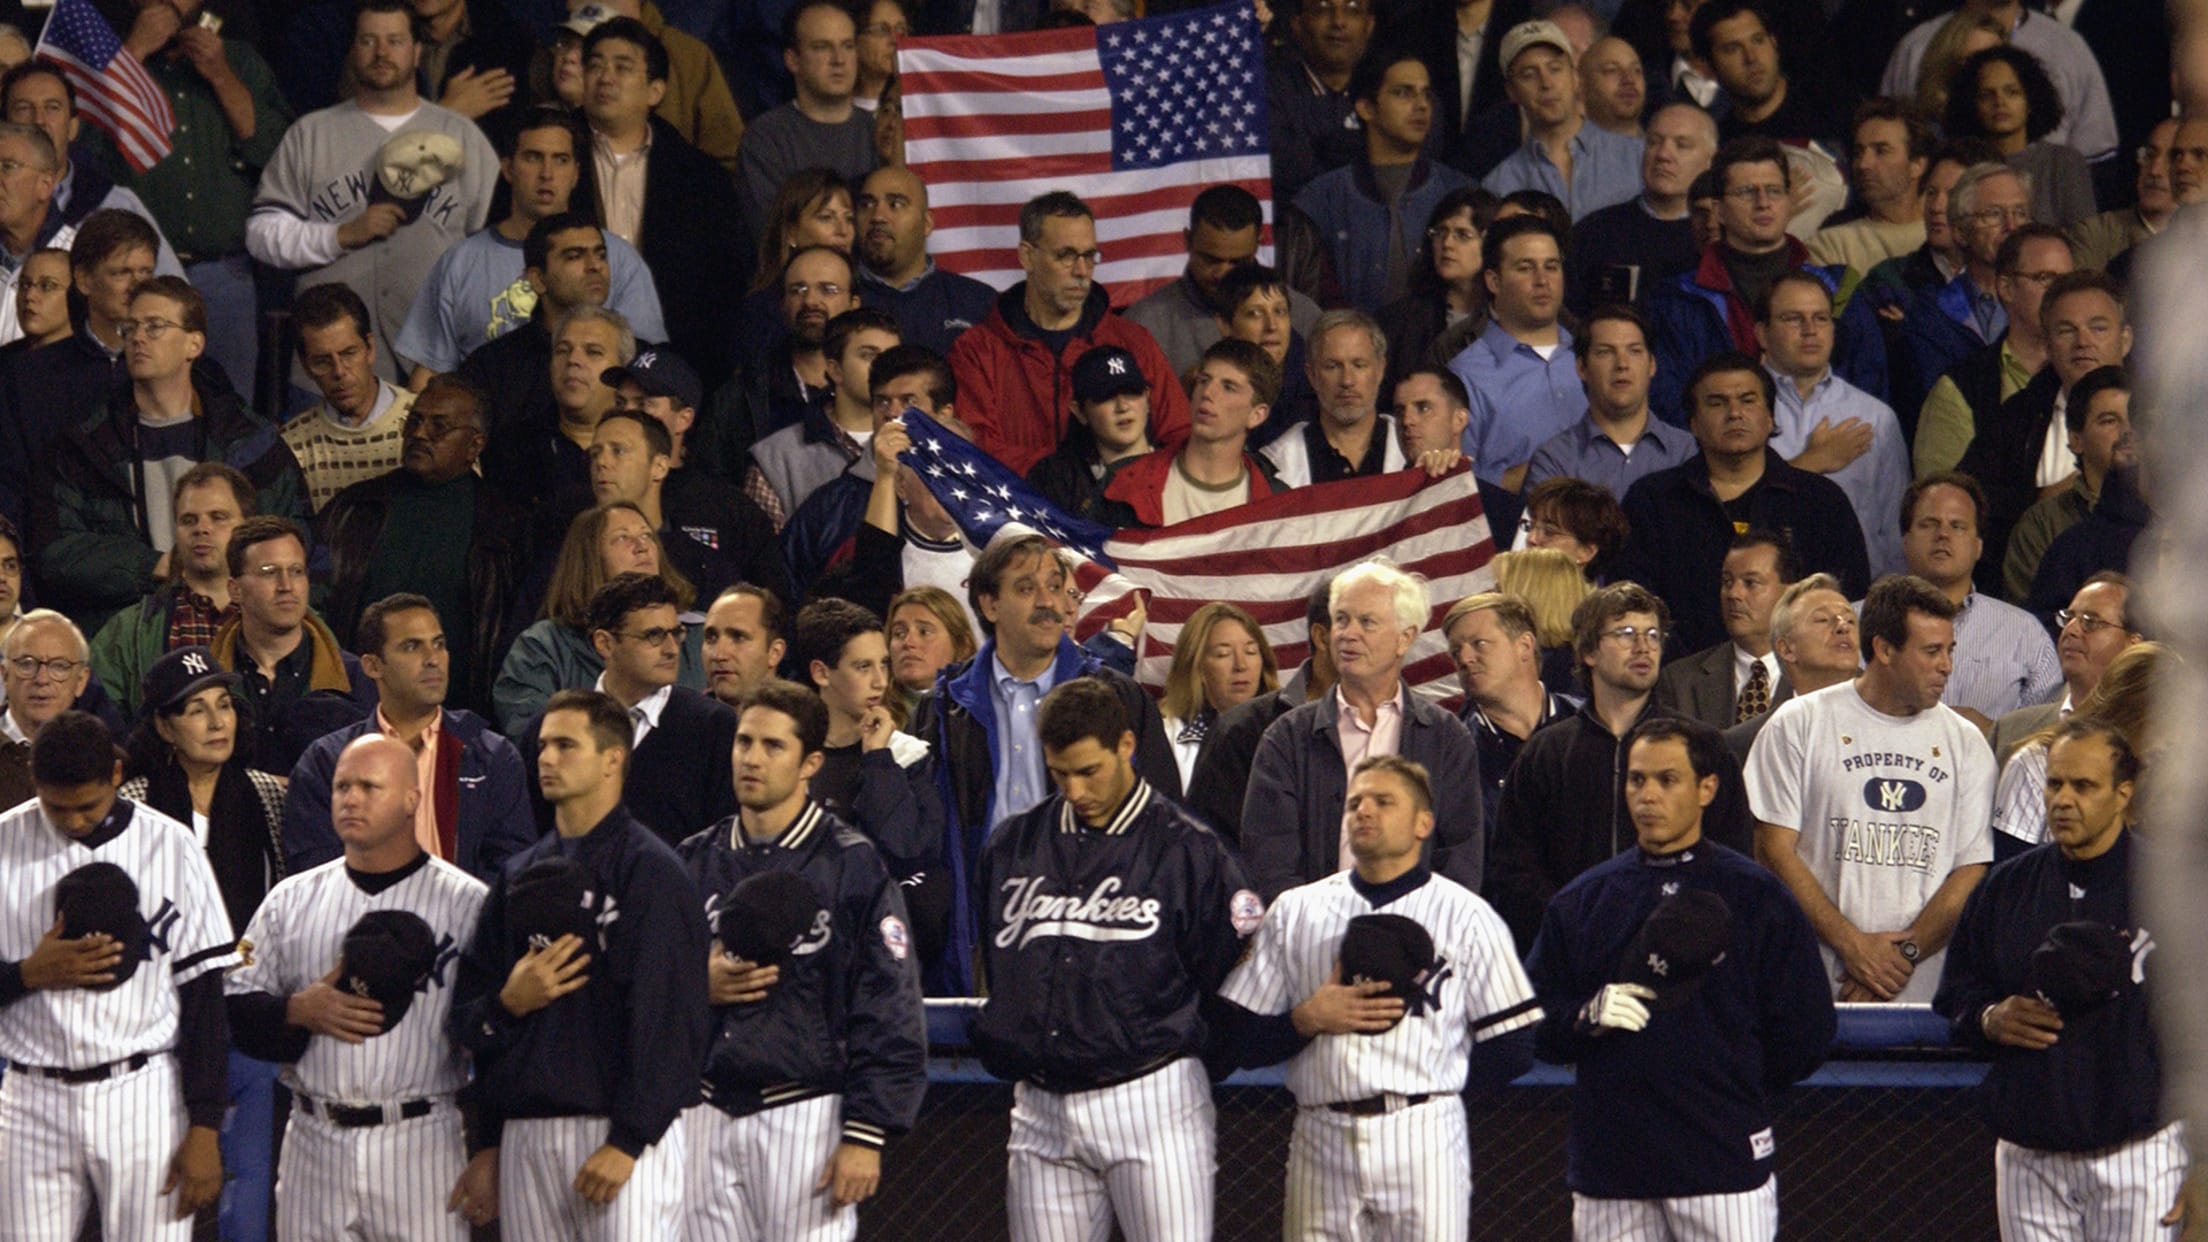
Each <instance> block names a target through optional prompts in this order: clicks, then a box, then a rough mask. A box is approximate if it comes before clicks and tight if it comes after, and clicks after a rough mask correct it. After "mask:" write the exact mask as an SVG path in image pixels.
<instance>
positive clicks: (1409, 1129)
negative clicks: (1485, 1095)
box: [1282, 1093, 1472, 1242]
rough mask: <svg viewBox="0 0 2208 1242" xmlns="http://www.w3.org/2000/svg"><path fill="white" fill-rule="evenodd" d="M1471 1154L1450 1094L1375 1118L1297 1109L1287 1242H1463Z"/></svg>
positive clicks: (1459, 1101)
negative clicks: (1338, 1241)
mask: <svg viewBox="0 0 2208 1242" xmlns="http://www.w3.org/2000/svg"><path fill="white" fill-rule="evenodd" d="M1471 1204H1472V1147H1471V1142H1470V1140H1469V1139H1468V1137H1467V1136H1466V1133H1465V1125H1464V1100H1463V1098H1462V1097H1460V1096H1458V1095H1456V1094H1454V1093H1446V1094H1443V1095H1438V1096H1435V1097H1433V1098H1432V1099H1429V1100H1427V1101H1426V1102H1425V1103H1423V1104H1415V1105H1412V1106H1410V1107H1408V1108H1400V1109H1397V1110H1396V1111H1394V1112H1392V1113H1380V1114H1377V1115H1374V1116H1371V1117H1351V1116H1348V1115H1346V1114H1343V1113H1337V1112H1334V1111H1333V1110H1331V1109H1328V1108H1324V1107H1314V1108H1299V1109H1297V1110H1296V1126H1295V1130H1294V1132H1293V1133H1291V1134H1290V1135H1289V1138H1288V1195H1287V1206H1286V1212H1285V1219H1284V1228H1283V1230H1282V1233H1283V1236H1284V1237H1286V1238H1288V1239H1290V1242H1298V1240H1301V1239H1314V1240H1315V1239H1321V1238H1342V1239H1349V1238H1354V1239H1358V1240H1359V1242H1366V1240H1370V1242H1462V1240H1463V1239H1464V1238H1465V1237H1466V1236H1467V1233H1468V1232H1469V1230H1470V1228H1471V1223H1470V1214H1471Z"/></svg>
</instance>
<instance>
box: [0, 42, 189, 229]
mask: <svg viewBox="0 0 2208 1242" xmlns="http://www.w3.org/2000/svg"><path fill="white" fill-rule="evenodd" d="M34 63H35V62H34ZM16 67H17V68H19V69H20V68H22V66H20V65H18V66H16ZM124 250H145V251H148V252H150V253H152V254H153V255H154V257H155V258H156V259H158V258H159V257H160V254H161V235H160V234H159V233H157V232H155V231H154V229H153V225H152V224H151V223H149V222H148V221H147V220H146V218H145V217H144V216H141V215H139V214H138V213H137V212H134V211H120V210H117V209H116V208H113V207H102V208H100V209H99V210H98V211H95V212H93V213H92V214H91V215H89V216H86V217H85V218H84V221H83V223H81V224H79V225H77V236H76V239H75V240H74V241H71V242H70V243H69V270H70V271H73V272H89V271H91V270H92V269H94V268H96V267H98V266H99V265H100V264H102V263H105V262H107V261H108V259H109V258H110V257H112V256H113V255H115V254H117V253H119V252H121V251H124Z"/></svg>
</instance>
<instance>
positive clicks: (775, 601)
mask: <svg viewBox="0 0 2208 1242" xmlns="http://www.w3.org/2000/svg"><path fill="white" fill-rule="evenodd" d="M731 595H741V596H744V597H745V598H747V599H755V600H758V601H759V628H760V629H761V630H763V631H765V639H766V641H767V642H770V643H771V642H773V641H774V640H775V639H777V638H780V637H782V600H781V598H780V597H779V596H777V595H776V594H775V593H774V592H772V591H770V590H768V589H767V588H765V587H763V586H753V585H752V584H751V583H749V582H739V583H737V584H736V585H735V586H732V587H730V588H728V589H727V590H725V591H723V592H721V593H720V594H719V595H716V596H714V597H713V602H714V603H716V604H718V603H720V602H721V601H722V600H724V599H727V598H728V597H729V596H731Z"/></svg>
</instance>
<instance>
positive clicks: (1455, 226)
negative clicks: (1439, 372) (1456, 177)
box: [1380, 185, 1498, 409]
mask: <svg viewBox="0 0 2208 1242" xmlns="http://www.w3.org/2000/svg"><path fill="white" fill-rule="evenodd" d="M1497 201H1498V200H1497V199H1496V197H1495V196H1494V195H1493V194H1490V193H1488V192H1487V191H1486V190H1483V189H1481V188H1479V187H1478V186H1475V185H1468V186H1465V187H1463V188H1461V189H1456V190H1451V191H1450V192H1449V193H1448V194H1447V195H1445V196H1444V197H1443V198H1442V200H1441V201H1440V202H1439V203H1436V204H1435V205H1434V210H1433V214H1432V215H1430V216H1428V217H1427V218H1426V244H1425V245H1423V246H1421V247H1419V249H1418V256H1417V258H1416V259H1415V260H1414V261H1413V264H1412V267H1411V291H1410V293H1408V294H1406V295H1405V296H1403V297H1402V298H1399V299H1397V300H1396V301H1394V302H1391V303H1389V304H1388V305H1387V306H1386V307H1385V308H1383V309H1382V310H1381V312H1380V331H1381V332H1383V333H1385V334H1386V336H1387V338H1388V374H1387V378H1386V379H1385V380H1384V381H1383V383H1382V387H1381V389H1380V407H1381V408H1382V409H1387V408H1388V407H1390V406H1392V405H1393V404H1394V403H1395V385H1396V383H1397V382H1398V381H1399V380H1401V379H1402V378H1403V377H1404V376H1406V375H1409V374H1410V373H1411V372H1413V371H1418V370H1423V369H1425V368H1427V367H1445V366H1448V365H1449V360H1450V359H1451V358H1453V357H1455V356H1456V354H1457V351H1458V350H1461V349H1463V348H1464V347H1465V345H1467V344H1469V343H1470V342H1471V341H1472V339H1473V338H1474V337H1476V336H1478V335H1479V334H1480V332H1481V330H1483V329H1484V328H1486V327H1487V286H1486V284H1485V283H1484V282H1482V281H1481V280H1480V239H1481V238H1482V237H1485V236H1486V235H1487V226H1488V225H1489V224H1491V223H1493V222H1494V219H1495V207H1496V203H1497Z"/></svg>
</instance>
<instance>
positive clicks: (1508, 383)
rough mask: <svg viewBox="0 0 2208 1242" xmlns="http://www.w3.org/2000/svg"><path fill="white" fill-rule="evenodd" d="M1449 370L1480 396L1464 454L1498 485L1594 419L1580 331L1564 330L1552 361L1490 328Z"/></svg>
mask: <svg viewBox="0 0 2208 1242" xmlns="http://www.w3.org/2000/svg"><path fill="white" fill-rule="evenodd" d="M1449 369H1450V370H1451V371H1453V372H1455V373H1456V377H1457V378H1458V379H1461V380H1463V381H1464V386H1465V388H1466V389H1468V390H1469V391H1470V392H1471V394H1472V421H1471V422H1469V423H1467V424H1465V428H1464V455H1465V456H1466V457H1469V458H1471V459H1472V472H1473V473H1474V474H1476V475H1478V476H1479V477H1480V478H1483V479H1486V480H1487V481H1488V482H1490V483H1495V482H1500V481H1501V480H1502V477H1503V474H1504V472H1505V471H1507V470H1509V469H1510V468H1511V467H1513V466H1521V465H1524V464H1526V463H1527V462H1530V461H1532V460H1533V451H1534V450H1535V449H1537V448H1539V447H1541V446H1542V445H1544V444H1547V443H1548V442H1549V441H1550V440H1551V439H1552V438H1554V437H1555V436H1556V435H1557V434H1558V433H1560V432H1563V431H1565V430H1566V429H1568V428H1570V427H1571V425H1572V424H1573V423H1576V422H1578V421H1580V420H1581V419H1582V418H1585V417H1586V416H1587V390H1586V389H1585V388H1584V387H1582V386H1581V385H1580V382H1579V372H1578V370H1577V369H1576V368H1575V366H1574V362H1573V358H1572V334H1571V333H1570V332H1569V331H1566V330H1565V329H1564V328H1563V327H1562V326H1559V327H1558V328H1557V330H1556V348H1555V349H1553V350H1551V351H1550V352H1549V356H1548V357H1547V358H1546V359H1543V358H1542V357H1541V354H1540V352H1539V351H1537V350H1535V349H1534V347H1533V346H1531V345H1527V344H1525V343H1524V342H1522V341H1520V340H1519V339H1518V338H1516V337H1514V336H1512V335H1511V334H1510V333H1508V332H1505V331H1504V330H1503V325H1502V324H1500V323H1491V324H1489V325H1487V330H1486V331H1485V332H1482V333H1480V335H1479V337H1478V339H1476V340H1474V341H1473V342H1472V343H1471V344H1470V345H1467V346H1465V347H1464V351H1463V352H1462V353H1459V354H1458V355H1457V356H1456V357H1454V358H1452V359H1450V360H1449Z"/></svg>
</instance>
